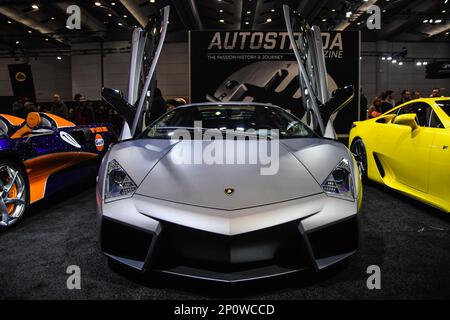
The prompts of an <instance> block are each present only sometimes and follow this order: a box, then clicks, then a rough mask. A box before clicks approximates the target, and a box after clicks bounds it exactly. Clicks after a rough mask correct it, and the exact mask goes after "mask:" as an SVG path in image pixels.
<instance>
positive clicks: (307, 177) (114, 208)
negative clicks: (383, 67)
mask: <svg viewBox="0 0 450 320" xmlns="http://www.w3.org/2000/svg"><path fill="white" fill-rule="evenodd" d="M168 15H169V8H168V7H166V8H164V10H163V11H162V12H161V14H160V16H157V17H154V18H152V19H151V21H150V23H149V27H147V28H146V29H145V30H142V29H136V30H135V32H134V35H133V46H132V59H131V68H130V79H129V91H128V97H127V98H128V99H127V101H126V100H125V99H124V98H123V97H122V95H121V94H120V93H119V92H118V91H115V90H111V89H104V90H103V97H104V99H105V101H107V102H108V103H109V104H111V105H112V106H114V107H115V108H116V109H117V110H119V111H120V112H121V113H122V114H123V115H124V118H125V122H124V128H123V130H122V133H121V139H120V140H121V142H119V143H118V144H115V145H113V146H112V147H111V148H110V150H109V151H108V152H107V154H106V155H105V157H104V159H103V162H102V165H101V168H100V172H99V176H98V185H97V206H98V214H99V220H100V239H101V248H102V251H103V252H104V254H105V255H106V256H107V257H108V258H109V259H111V260H114V261H115V262H118V263H121V264H124V265H126V266H129V267H131V268H133V269H137V270H139V271H146V270H153V271H160V272H164V273H170V274H176V275H183V276H188V277H194V278H202V279H211V280H216V281H225V282H234V281H243V280H249V279H258V278H263V277H268V276H274V275H281V274H287V273H291V272H296V271H299V270H305V269H313V270H316V271H319V270H321V269H323V268H326V267H328V266H330V265H333V264H335V263H337V262H339V261H342V260H344V259H346V258H348V257H349V256H351V255H352V254H354V253H355V252H356V250H357V246H358V211H359V207H360V203H361V198H362V189H361V188H362V187H361V179H360V173H359V168H358V164H357V162H356V161H355V158H354V157H353V155H352V154H351V153H350V152H349V150H348V149H347V148H346V147H345V146H344V145H343V144H341V143H339V142H337V141H334V140H333V139H330V135H331V138H333V134H334V130H333V128H332V119H333V116H334V115H335V113H336V112H337V111H338V110H339V109H340V108H342V107H343V106H344V105H345V104H346V103H348V101H349V99H351V96H352V92H353V91H352V90H351V88H344V89H340V90H337V91H336V92H335V93H334V94H333V97H331V98H329V97H327V94H328V93H325V92H320V90H322V88H323V86H324V85H325V88H326V77H325V79H323V73H324V72H325V75H326V70H325V67H324V63H323V59H322V60H321V59H320V58H323V51H322V47H321V44H320V45H319V43H320V42H317V41H316V42H314V37H315V36H317V32H319V34H320V30H318V29H317V28H315V27H313V29H310V28H309V27H307V26H305V24H304V23H303V22H302V21H299V19H298V15H297V14H296V13H295V12H291V11H290V10H289V8H287V7H286V8H285V15H286V22H287V27H288V31H289V34H290V39H291V41H292V43H293V44H295V45H294V50H295V51H296V55H298V56H299V57H300V59H299V69H300V74H301V77H302V83H303V84H302V86H305V88H304V89H305V90H302V91H303V92H306V94H305V95H304V96H303V101H304V105H305V106H307V113H308V114H309V117H308V118H309V119H308V120H309V121H307V123H304V122H302V121H301V120H300V119H298V118H296V117H295V116H293V115H291V114H290V113H288V112H287V111H285V110H284V109H282V108H279V107H277V106H273V105H270V104H258V103H249V102H221V101H217V102H207V103H201V104H191V105H186V106H181V107H178V108H176V109H174V110H172V111H170V112H168V113H166V114H165V115H163V116H162V117H160V118H159V119H158V120H156V121H155V122H153V123H151V124H149V125H146V121H147V119H148V114H149V112H150V111H151V106H152V96H153V82H154V75H153V73H154V70H155V66H156V61H157V60H158V56H159V54H160V52H161V47H162V44H163V42H164V37H165V33H166V28H167V23H168ZM294 23H295V24H298V26H297V27H298V28H302V30H303V31H302V32H303V33H302V37H304V39H306V40H308V43H310V44H314V45H310V46H304V43H303V44H302V45H300V44H299V43H298V39H296V38H295V37H294V32H293V28H295V27H296V26H292V24H294ZM306 27H307V28H306ZM305 42H306V41H305ZM301 50H310V52H311V54H314V56H315V57H319V59H314V61H312V60H311V59H309V58H308V59H306V60H302V54H301ZM309 56H310V55H309ZM312 64H314V65H313V68H310V67H311V65H312ZM308 70H309V71H311V70H314V72H313V73H310V72H309V71H308ZM318 70H319V71H318ZM318 72H321V73H320V74H319V73H318ZM312 75H313V76H314V77H315V79H317V81H311V80H310V77H311V76H312ZM303 80H307V81H303ZM323 81H324V82H323ZM302 89H303V88H302Z"/></svg>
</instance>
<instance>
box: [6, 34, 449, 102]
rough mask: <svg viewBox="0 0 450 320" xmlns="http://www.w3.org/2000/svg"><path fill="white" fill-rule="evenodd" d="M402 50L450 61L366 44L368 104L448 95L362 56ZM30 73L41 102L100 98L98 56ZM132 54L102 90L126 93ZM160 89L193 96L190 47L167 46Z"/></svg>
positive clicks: (44, 64) (416, 49)
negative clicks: (415, 93)
mask: <svg viewBox="0 0 450 320" xmlns="http://www.w3.org/2000/svg"><path fill="white" fill-rule="evenodd" d="M127 45H128V44H127V43H126V42H120V43H117V42H114V43H107V44H105V48H108V47H121V48H123V47H126V46H127ZM95 46H98V45H97V44H92V45H87V44H82V45H77V46H74V49H81V48H84V49H92V48H95ZM403 47H406V48H407V50H408V57H427V58H429V59H431V58H448V57H449V56H450V44H449V43H433V48H434V49H433V50H432V51H430V50H429V45H428V44H424V43H390V42H377V43H367V42H363V43H362V52H363V57H362V59H361V71H362V72H361V85H362V88H363V91H364V93H365V95H366V97H368V99H369V100H370V99H371V98H372V97H374V96H375V95H376V94H378V93H380V92H381V91H383V90H386V89H391V90H394V91H395V93H397V97H398V95H399V92H400V91H401V90H402V89H411V90H419V91H421V92H422V94H423V95H428V94H429V91H430V90H431V88H432V87H441V88H447V89H446V91H445V92H444V94H446V95H450V83H449V81H448V79H442V80H434V79H425V67H423V66H421V67H419V66H416V65H415V64H414V63H412V62H409V63H405V64H404V65H403V66H398V65H394V64H392V63H389V62H387V61H381V59H380V58H379V57H368V56H364V52H369V51H370V52H374V51H378V52H397V51H401V49H402V48H403ZM23 62H25V61H24V60H22V59H21V60H15V59H0V96H10V95H12V89H11V84H10V79H9V74H8V64H14V63H23ZM29 63H30V65H31V68H32V72H33V78H34V84H35V87H36V96H37V99H38V101H49V100H50V99H51V96H52V95H53V93H55V92H57V93H60V95H61V96H62V98H63V99H66V100H69V99H71V98H73V95H74V94H75V93H81V94H83V95H84V96H86V97H87V98H89V99H92V100H98V99H100V89H101V63H100V55H76V56H72V57H69V56H63V57H62V59H61V60H57V59H56V57H43V58H38V59H34V58H31V59H29ZM128 63H129V54H127V53H118V54H106V55H105V57H104V85H105V86H106V87H113V88H117V89H120V90H123V91H126V86H127V85H126V75H127V73H128V70H127V68H128ZM157 80H158V86H159V87H160V88H161V90H162V92H163V95H164V96H165V97H167V98H170V97H179V96H184V97H187V96H188V95H189V48H188V43H166V44H165V46H164V48H163V52H162V55H161V59H160V62H159V63H158V68H157Z"/></svg>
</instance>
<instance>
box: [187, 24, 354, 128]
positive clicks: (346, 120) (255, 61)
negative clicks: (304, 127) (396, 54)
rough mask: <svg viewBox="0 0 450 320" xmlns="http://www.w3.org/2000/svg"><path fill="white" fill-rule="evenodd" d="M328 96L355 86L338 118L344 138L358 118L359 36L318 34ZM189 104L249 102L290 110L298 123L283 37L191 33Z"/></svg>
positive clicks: (293, 73)
mask: <svg viewBox="0 0 450 320" xmlns="http://www.w3.org/2000/svg"><path fill="white" fill-rule="evenodd" d="M322 39H323V46H324V51H325V60H326V66H327V72H328V89H329V91H330V93H331V92H332V91H333V90H335V89H336V88H338V87H343V86H345V85H354V87H355V90H357V92H356V93H357V94H356V96H355V99H354V100H353V101H352V103H351V104H349V105H348V106H347V107H346V108H345V109H343V110H342V111H341V112H340V113H339V114H338V116H337V118H336V121H335V129H336V132H337V133H338V134H341V135H346V134H348V133H349V131H350V129H351V125H352V123H353V121H356V120H358V118H359V108H358V101H359V65H360V61H359V59H360V40H359V34H358V32H352V31H346V32H334V31H333V32H323V33H322ZM189 44H190V71H191V72H190V75H191V79H190V81H191V82H190V98H191V101H192V102H204V101H205V100H210V101H213V100H219V101H254V102H264V103H272V104H275V105H278V106H280V107H283V108H285V109H289V110H290V111H291V112H292V113H293V114H295V115H297V116H298V117H300V118H302V117H303V115H304V108H303V106H302V99H301V92H300V89H299V82H298V81H299V79H298V66H297V61H296V60H295V56H294V52H293V51H292V47H291V46H290V41H289V37H288V33H287V31H191V32H190V36H189Z"/></svg>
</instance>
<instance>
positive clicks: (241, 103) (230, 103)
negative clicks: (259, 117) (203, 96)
mask: <svg viewBox="0 0 450 320" xmlns="http://www.w3.org/2000/svg"><path fill="white" fill-rule="evenodd" d="M199 106H255V107H274V108H280V107H279V106H277V105H275V104H270V103H260V102H245V101H228V102H221V101H212V102H199V103H189V104H184V105H181V106H178V107H177V108H189V107H199ZM280 109H282V108H280Z"/></svg>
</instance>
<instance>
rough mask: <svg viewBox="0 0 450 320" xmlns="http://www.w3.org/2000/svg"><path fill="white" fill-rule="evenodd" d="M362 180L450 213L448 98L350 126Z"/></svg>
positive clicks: (407, 105) (410, 103)
mask: <svg viewBox="0 0 450 320" xmlns="http://www.w3.org/2000/svg"><path fill="white" fill-rule="evenodd" d="M349 147H350V150H351V151H352V152H353V153H354V154H355V155H356V157H357V158H359V161H360V163H361V172H362V174H363V177H364V178H368V179H370V180H373V181H376V182H379V183H382V184H384V185H386V186H388V187H390V188H393V189H395V190H398V191H400V192H402V193H405V194H407V195H409V196H411V197H413V198H416V199H418V200H420V201H423V202H426V203H428V204H430V205H432V206H434V207H437V208H439V209H441V210H443V211H445V212H450V98H448V97H447V98H424V99H416V100H412V101H408V102H406V103H404V104H402V105H400V106H398V107H395V108H393V109H392V110H390V111H388V112H386V113H384V114H382V115H381V116H379V117H377V118H374V119H370V120H365V121H358V122H355V123H354V124H353V128H352V130H351V131H350V137H349Z"/></svg>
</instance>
